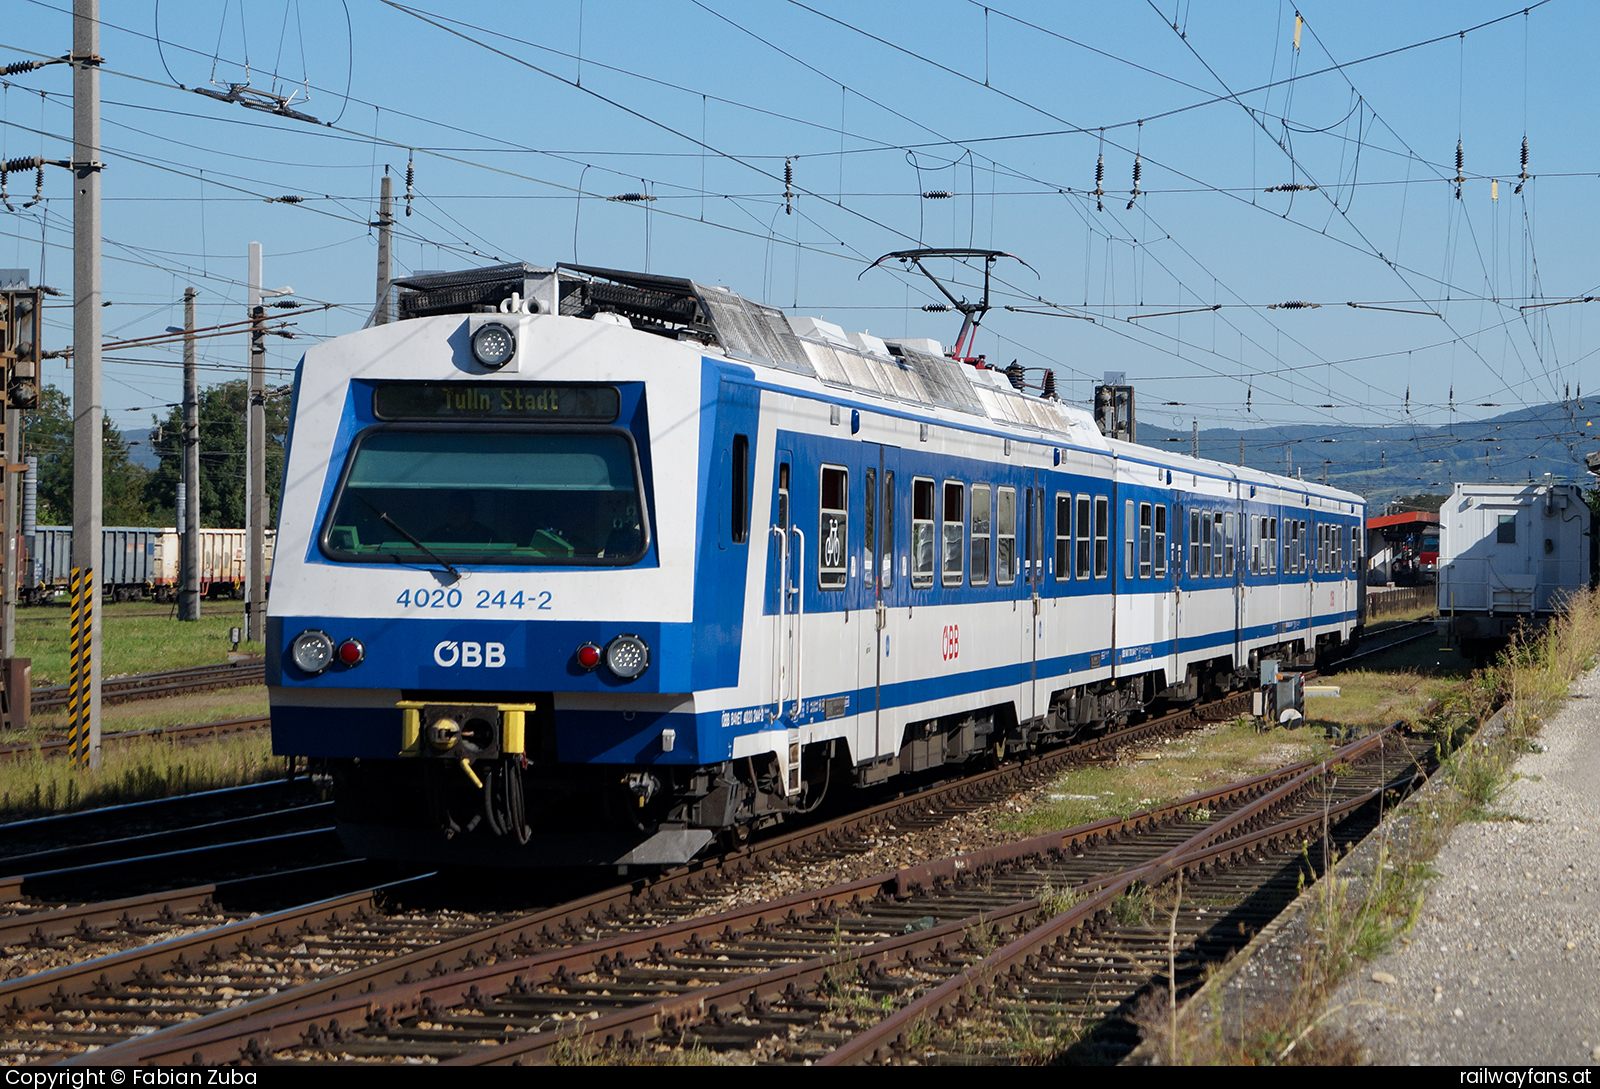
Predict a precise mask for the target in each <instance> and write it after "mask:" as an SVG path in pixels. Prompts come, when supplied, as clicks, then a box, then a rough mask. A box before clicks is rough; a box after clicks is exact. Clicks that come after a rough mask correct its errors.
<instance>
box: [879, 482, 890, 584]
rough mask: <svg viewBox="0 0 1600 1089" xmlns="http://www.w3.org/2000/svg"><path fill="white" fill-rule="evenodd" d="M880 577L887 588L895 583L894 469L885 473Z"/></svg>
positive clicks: (881, 582) (880, 539) (880, 541)
mask: <svg viewBox="0 0 1600 1089" xmlns="http://www.w3.org/2000/svg"><path fill="white" fill-rule="evenodd" d="M878 542H879V546H878V554H879V557H880V559H879V561H878V578H879V585H881V586H882V587H883V588H884V589H885V590H887V589H889V588H890V587H891V586H893V585H894V470H893V469H888V470H885V472H884V474H883V532H882V533H881V534H880V535H879V537H878Z"/></svg>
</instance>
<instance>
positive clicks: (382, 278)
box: [372, 168, 394, 325]
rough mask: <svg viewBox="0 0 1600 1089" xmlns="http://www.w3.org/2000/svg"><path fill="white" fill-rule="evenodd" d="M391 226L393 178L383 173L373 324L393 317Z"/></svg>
mask: <svg viewBox="0 0 1600 1089" xmlns="http://www.w3.org/2000/svg"><path fill="white" fill-rule="evenodd" d="M386 169H387V168H386ZM393 227H394V179H393V178H391V177H389V175H388V174H384V176H383V188H382V190H381V196H380V199H379V203H378V305H377V307H376V308H375V309H374V310H373V317H372V324H374V325H388V324H389V322H390V321H392V320H393V319H394V315H392V314H391V313H389V239H390V235H391V232H392V229H393Z"/></svg>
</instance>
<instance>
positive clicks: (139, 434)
mask: <svg viewBox="0 0 1600 1089" xmlns="http://www.w3.org/2000/svg"><path fill="white" fill-rule="evenodd" d="M154 433H155V429H154V428H152V427H146V428H143V429H142V430H139V431H124V432H123V433H122V437H123V438H124V439H125V440H127V443H128V460H129V461H131V462H133V463H134V464H135V465H142V466H144V467H145V468H146V469H154V468H156V467H157V466H159V465H160V464H161V459H160V458H159V457H157V456H156V452H155V451H154V450H153V449H151V447H150V436H151V435H153V434H154Z"/></svg>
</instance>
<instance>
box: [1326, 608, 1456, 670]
mask: <svg viewBox="0 0 1600 1089" xmlns="http://www.w3.org/2000/svg"><path fill="white" fill-rule="evenodd" d="M1435 630H1436V628H1435V625H1434V621H1433V620H1431V619H1428V620H1410V621H1407V622H1406V623H1404V624H1396V625H1395V626H1394V627H1392V628H1387V629H1385V630H1384V632H1383V634H1384V635H1386V636H1387V635H1399V636H1400V637H1399V638H1398V639H1392V640H1390V641H1389V642H1386V643H1384V644H1383V645H1382V646H1378V647H1369V648H1366V649H1363V650H1358V651H1356V652H1355V653H1354V654H1347V655H1345V656H1344V657H1343V658H1340V659H1339V660H1338V661H1336V662H1333V663H1331V664H1330V665H1328V666H1326V667H1325V668H1323V669H1322V670H1321V672H1323V673H1337V672H1338V671H1340V670H1343V669H1348V668H1350V666H1352V665H1354V664H1355V663H1357V662H1361V661H1365V660H1366V659H1368V658H1376V657H1377V656H1378V655H1380V654H1386V653H1388V652H1389V651H1391V650H1395V649H1397V648H1399V647H1403V646H1407V645H1409V644H1411V643H1415V642H1417V641H1418V640H1420V639H1426V638H1427V637H1428V636H1430V635H1432V634H1433V633H1434V631H1435Z"/></svg>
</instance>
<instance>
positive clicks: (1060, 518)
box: [1056, 492, 1072, 582]
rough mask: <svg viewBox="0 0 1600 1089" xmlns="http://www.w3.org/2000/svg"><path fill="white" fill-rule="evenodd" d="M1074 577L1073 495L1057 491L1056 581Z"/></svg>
mask: <svg viewBox="0 0 1600 1089" xmlns="http://www.w3.org/2000/svg"><path fill="white" fill-rule="evenodd" d="M1071 577H1072V496H1070V495H1068V494H1066V493H1065V492H1056V581H1057V582H1063V581H1065V580H1066V579H1070V578H1071Z"/></svg>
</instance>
